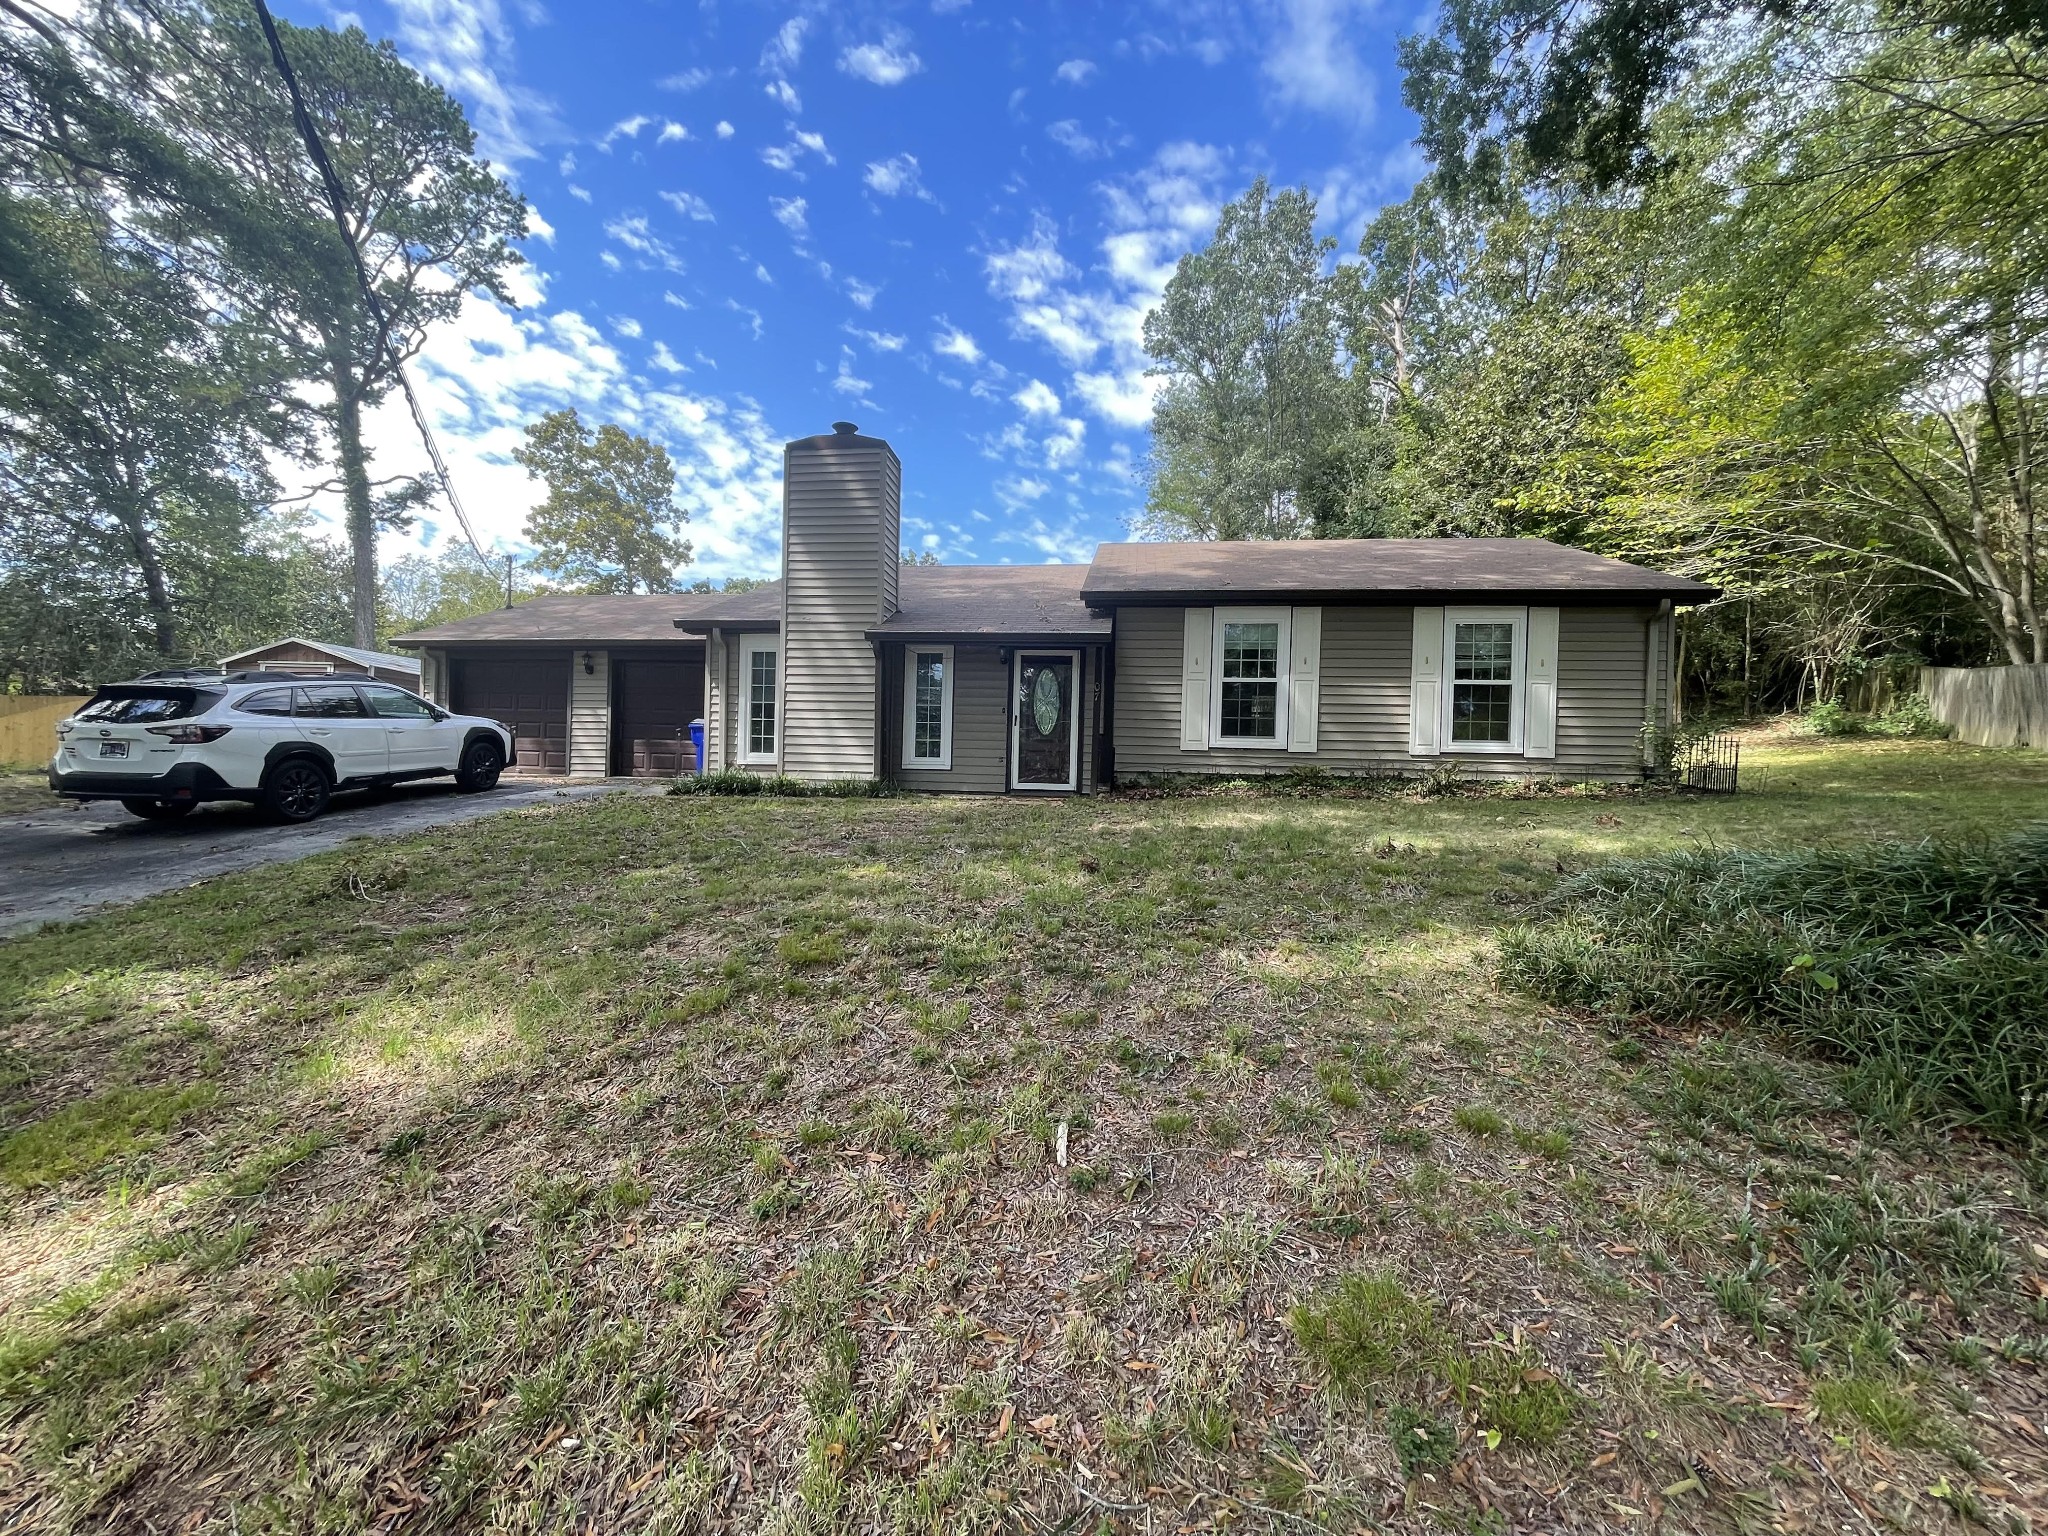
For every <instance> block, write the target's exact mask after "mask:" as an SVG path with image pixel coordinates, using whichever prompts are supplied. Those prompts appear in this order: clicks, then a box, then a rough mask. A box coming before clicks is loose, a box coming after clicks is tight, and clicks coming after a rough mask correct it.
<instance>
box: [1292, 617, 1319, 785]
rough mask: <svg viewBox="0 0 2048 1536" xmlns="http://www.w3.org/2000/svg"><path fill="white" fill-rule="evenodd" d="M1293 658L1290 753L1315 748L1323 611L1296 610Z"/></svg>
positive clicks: (1293, 624) (1313, 749)
mask: <svg viewBox="0 0 2048 1536" xmlns="http://www.w3.org/2000/svg"><path fill="white" fill-rule="evenodd" d="M1289 628H1290V629H1291V630H1292V632H1293V636H1294V644H1293V652H1294V654H1293V656H1292V657H1291V658H1290V659H1289V662H1288V666H1287V677H1288V683H1287V750H1288V751H1290V752H1313V751H1315V749H1316V703H1317V700H1318V699H1319V698H1320V696H1321V694H1322V687H1323V610H1322V609H1320V608H1297V609H1295V610H1294V622H1293V623H1292V624H1291V625H1290V626H1289Z"/></svg>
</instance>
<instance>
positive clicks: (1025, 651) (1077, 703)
mask: <svg viewBox="0 0 2048 1536" xmlns="http://www.w3.org/2000/svg"><path fill="white" fill-rule="evenodd" d="M1026 656H1064V657H1066V658H1067V659H1068V660H1069V661H1071V662H1073V664H1074V671H1073V678H1074V696H1073V698H1072V700H1070V701H1069V707H1070V708H1071V709H1072V710H1073V712H1074V718H1073V723H1072V728H1071V729H1069V730H1068V732H1067V781H1066V783H1064V784H1025V783H1022V782H1020V781H1019V780H1018V778H1017V770H1018V768H1019V767H1020V766H1021V765H1022V758H1021V754H1020V752H1019V746H1020V737H1021V735H1022V732H1023V729H1024V700H1023V699H1022V697H1020V694H1021V691H1022V689H1023V686H1024V658H1025V657H1026ZM1085 681H1086V679H1084V678H1083V677H1082V676H1081V653H1080V652H1079V651H1063V650H1059V649H1057V648H1041V647H1038V646H1019V647H1018V648H1017V651H1016V654H1014V655H1013V656H1011V658H1010V788H1011V789H1013V790H1016V791H1018V792H1020V793H1023V794H1031V793H1035V792H1037V791H1040V790H1043V791H1044V792H1045V793H1047V794H1054V795H1057V794H1071V793H1073V792H1074V791H1076V790H1078V789H1080V787H1081V730H1082V727H1083V723H1084V722H1083V720H1082V714H1081V703H1082V684H1083V683H1084V682H1085Z"/></svg>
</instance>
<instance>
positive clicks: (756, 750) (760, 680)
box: [740, 635, 781, 763]
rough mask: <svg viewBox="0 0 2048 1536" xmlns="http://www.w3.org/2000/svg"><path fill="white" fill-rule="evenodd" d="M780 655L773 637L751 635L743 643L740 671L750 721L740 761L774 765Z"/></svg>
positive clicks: (744, 729) (743, 737)
mask: <svg viewBox="0 0 2048 1536" xmlns="http://www.w3.org/2000/svg"><path fill="white" fill-rule="evenodd" d="M780 659H781V658H780V655H779V652H778V650H777V647H776V641H775V637H774V636H773V635H749V636H747V637H746V639H744V640H742V641H741V642H740V668H741V677H742V680H743V681H742V686H743V687H744V689H745V692H744V694H743V696H742V697H743V701H744V707H745V710H746V719H745V721H744V724H743V734H742V738H741V739H742V741H743V742H744V750H743V751H742V752H741V753H740V760H741V761H742V762H747V763H772V762H774V761H775V748H776V734H775V733H776V726H777V720H776V700H777V698H778V697H779V695H778V692H777V689H776V680H777V675H778V670H779V669H778V666H777V663H778V662H779V661H780Z"/></svg>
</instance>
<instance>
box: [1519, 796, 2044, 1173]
mask: <svg viewBox="0 0 2048 1536" xmlns="http://www.w3.org/2000/svg"><path fill="white" fill-rule="evenodd" d="M1550 917H1551V921H1549V922H1547V923H1545V924H1542V925H1540V926H1535V927H1525V928H1520V929H1516V930H1512V931H1510V932H1509V933H1507V934H1506V935H1504V936H1503V940H1502V945H1501V965H1502V971H1503V974H1504V976H1505V978H1506V979H1507V980H1508V981H1509V982H1510V983H1512V984H1513V985H1515V986H1518V987H1520V988H1522V989H1523V990H1524V991H1527V992H1530V993H1532V994H1533V995H1535V996H1537V997H1540V998H1542V999H1544V1000H1545V1001H1548V1002H1551V1003H1553V1004H1557V1005H1561V1006H1567V1007H1578V1008H1583V1009H1587V1010H1589V1011H1593V1012H1597V1013H1604V1014H1608V1015H1610V1016H1615V1017H1624V1018H1625V1017H1630V1016H1642V1017H1648V1018H1652V1019H1659V1020H1663V1021H1666V1022H1702V1021H1704V1022H1714V1021H1733V1022H1738V1023H1748V1024H1754V1025H1759V1026H1763V1027H1765V1028H1768V1029H1771V1030H1774V1031H1777V1032H1779V1033H1781V1034H1783V1035H1785V1036H1787V1037H1788V1038H1790V1039H1791V1040H1793V1041H1794V1042H1796V1043H1798V1044H1800V1045H1803V1046H1805V1047H1806V1048H1808V1049H1811V1050H1814V1051H1816V1052H1818V1053H1820V1054H1823V1055H1826V1056H1828V1057H1831V1058H1833V1059H1836V1060H1839V1061H1843V1062H1846V1063H1848V1064H1850V1065H1851V1066H1852V1067H1854V1068H1856V1069H1858V1071H1859V1074H1860V1076H1859V1081H1861V1082H1863V1083H1865V1084H1866V1086H1868V1085H1871V1084H1878V1085H1881V1086H1882V1088H1883V1095H1882V1097H1883V1100H1884V1101H1885V1102H1887V1103H1889V1104H1892V1105H1898V1104H1913V1103H1932V1102H1939V1103H1942V1104H1944V1105H1945V1106H1947V1107H1948V1108H1949V1109H1950V1110H1951V1111H1953V1112H1956V1113H1959V1114H1961V1115H1963V1116H1964V1117H1966V1118H1968V1119H1971V1120H1973V1121H1976V1122H1978V1123H1980V1124H1983V1125H1985V1126H1987V1127H1990V1128H1992V1129H1996V1130H2000V1131H2004V1132H2007V1133H2027V1132H2031V1131H2034V1130H2037V1129H2039V1128H2040V1127H2041V1126H2042V1124H2043V1122H2044V1118H2048V1031H2043V1030H2042V1029H2041V1028H2040V1025H2039V1018H2040V1010H2041V1002H2040V999H2041V998H2042V997H2044V996H2048V827H2035V828H2031V829H2029V830H2027V831H2025V832H2022V833H2019V834H2016V835H2014V836H2011V837H2007V838H2005V839H2002V840H1999V841H1996V842H1988V841H1986V842H1937V841H1929V842H1923V843H1891V844H1873V845H1869V846H1866V847H1862V848H1853V849H1818V850H1813V851H1808V852H1798V853H1766V852H1752V851H1743V850H1726V849H1693V850H1688V851H1686V852H1682V853H1674V854H1666V855H1660V856H1657V857H1653V858H1645V859H1633V860H1624V861H1620V862H1617V863H1612V864H1608V865H1605V866H1602V867H1601V868H1598V869H1595V870H1591V871H1588V872H1587V873H1586V874H1583V875H1579V876H1576V877H1574V878H1573V879H1570V880H1567V881H1565V882H1564V883H1563V884H1561V885H1560V886H1559V887H1558V889H1557V891H1556V892H1555V893H1554V894H1553V896H1552V898H1551V910H1550ZM1880 1069H1881V1070H1880Z"/></svg>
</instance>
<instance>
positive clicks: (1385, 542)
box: [1081, 539, 1719, 604]
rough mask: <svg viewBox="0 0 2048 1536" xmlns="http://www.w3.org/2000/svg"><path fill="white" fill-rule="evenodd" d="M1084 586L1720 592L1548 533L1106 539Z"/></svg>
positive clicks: (1163, 595) (1156, 591)
mask: <svg viewBox="0 0 2048 1536" xmlns="http://www.w3.org/2000/svg"><path fill="white" fill-rule="evenodd" d="M1081 595H1082V596H1083V597H1084V598H1086V599H1087V600H1088V601H1089V602H1092V603H1105V604H1114V603H1131V602H1135V603H1143V602H1158V603H1167V602H1180V601H1185V600H1187V599H1189V598H1205V599H1206V598H1216V597H1269V598H1280V597H1286V598H1321V599H1326V600H1330V601H1343V600H1346V599H1348V600H1350V601H1352V602H1371V601H1373V600H1375V599H1376V598H1387V599H1406V598H1415V597H1475V598H1486V597H1490V598H1495V599H1500V600H1507V599H1511V598H1523V599H1526V598H1538V597H1560V598H1572V599H1577V600H1579V601H1582V602H1583V601H1592V600H1596V599H1623V600H1633V601H1637V602H1640V601H1643V600H1644V599H1654V598H1660V597H1669V598H1671V599H1673V600H1674V601H1677V602H1690V603H1697V602H1704V601H1707V600H1708V599H1710V598H1713V597H1717V596H1719V592H1718V591H1717V589H1715V588H1713V587H1708V586H1702V585H1701V584H1700V583H1699V582H1696V581H1688V580H1686V579H1685V578H1684V577H1682V576H1667V575H1666V574H1665V573H1664V572H1662V571H1653V570H1649V569H1647V568H1645V567H1643V566H1640V565H1629V564H1627V563H1626V562H1624V561H1621V560H1609V559H1607V558H1606V557H1605V556H1603V555H1594V554H1589V553H1587V552H1586V551H1585V550H1583V549H1571V548H1568V547H1567V546H1565V545H1563V544H1553V543H1551V542H1550V540H1548V539H1271V540H1258V541H1246V542H1226V541H1217V542H1214V543H1203V544H1104V545H1101V546H1100V547H1099V548H1097V549H1096V551H1095V563H1094V564H1093V565H1092V566H1090V567H1089V569H1088V578H1087V580H1086V581H1084V582H1083V583H1082V584H1081Z"/></svg>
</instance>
